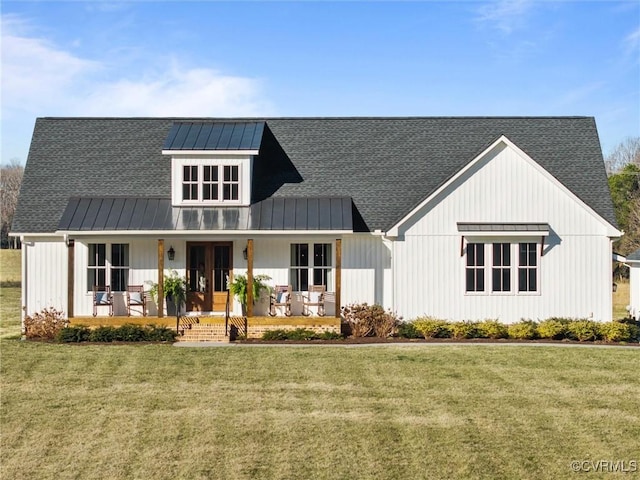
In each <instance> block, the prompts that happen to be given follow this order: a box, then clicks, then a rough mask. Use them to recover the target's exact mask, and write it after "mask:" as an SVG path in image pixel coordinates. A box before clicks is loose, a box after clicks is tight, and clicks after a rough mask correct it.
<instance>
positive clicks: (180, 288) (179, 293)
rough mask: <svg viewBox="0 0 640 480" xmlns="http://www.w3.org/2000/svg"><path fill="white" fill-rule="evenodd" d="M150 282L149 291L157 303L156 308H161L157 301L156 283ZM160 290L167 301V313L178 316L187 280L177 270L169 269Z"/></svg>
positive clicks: (183, 301) (182, 303)
mask: <svg viewBox="0 0 640 480" xmlns="http://www.w3.org/2000/svg"><path fill="white" fill-rule="evenodd" d="M147 283H151V289H150V290H149V293H150V294H151V297H152V298H153V299H154V301H155V302H156V303H157V304H158V308H162V305H161V304H160V302H158V284H157V283H152V282H147ZM162 285H163V288H162V291H163V293H164V297H165V299H166V301H167V315H175V316H178V314H179V313H180V309H181V307H182V305H184V303H185V302H186V300H187V281H186V279H185V278H184V277H181V276H179V275H178V272H176V271H175V270H171V271H170V272H169V274H168V275H165V276H164V282H163V284H162Z"/></svg>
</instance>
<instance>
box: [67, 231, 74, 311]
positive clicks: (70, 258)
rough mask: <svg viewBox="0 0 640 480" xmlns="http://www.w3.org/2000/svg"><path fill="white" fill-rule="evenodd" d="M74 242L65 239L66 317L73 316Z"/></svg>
mask: <svg viewBox="0 0 640 480" xmlns="http://www.w3.org/2000/svg"><path fill="white" fill-rule="evenodd" d="M75 251H76V250H75V242H74V241H73V240H71V239H68V240H67V318H73V295H74V293H73V284H74V281H75V279H74V272H75V269H74V264H75Z"/></svg>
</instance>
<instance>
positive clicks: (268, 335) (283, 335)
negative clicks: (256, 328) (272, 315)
mask: <svg viewBox="0 0 640 480" xmlns="http://www.w3.org/2000/svg"><path fill="white" fill-rule="evenodd" d="M288 339H289V332H287V331H286V330H283V329H278V330H269V331H267V332H264V333H263V334H262V340H288Z"/></svg>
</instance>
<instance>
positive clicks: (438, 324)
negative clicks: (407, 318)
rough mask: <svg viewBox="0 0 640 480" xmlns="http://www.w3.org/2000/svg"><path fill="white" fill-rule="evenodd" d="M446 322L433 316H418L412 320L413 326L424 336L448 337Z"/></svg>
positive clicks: (449, 334) (449, 333)
mask: <svg viewBox="0 0 640 480" xmlns="http://www.w3.org/2000/svg"><path fill="white" fill-rule="evenodd" d="M448 325H449V324H448V322H446V321H445V320H440V319H439V318H434V317H419V318H416V319H415V320H414V321H413V326H414V328H415V329H416V330H417V331H418V332H420V334H421V335H422V336H423V337H424V338H448V337H450V336H451V332H450V331H449V328H448Z"/></svg>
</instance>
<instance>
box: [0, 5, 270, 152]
mask: <svg viewBox="0 0 640 480" xmlns="http://www.w3.org/2000/svg"><path fill="white" fill-rule="evenodd" d="M0 33H1V35H2V38H1V40H2V81H1V85H2V120H1V122H2V123H1V128H2V132H3V135H2V158H18V159H20V160H24V159H25V158H26V155H27V149H28V144H29V139H30V137H31V133H32V128H33V121H34V119H35V118H36V117H41V116H230V117H231V116H267V115H272V114H273V111H274V108H273V106H272V105H271V104H270V103H269V102H268V101H266V100H265V99H264V96H263V92H262V82H261V81H260V80H258V79H254V78H249V77H243V76H237V75H228V74H225V73H221V72H220V71H219V70H216V69H213V68H198V67H196V66H190V65H180V64H178V63H177V62H166V61H165V59H164V58H150V57H148V56H147V57H145V58H146V60H147V61H148V63H145V64H144V65H142V66H141V67H138V62H135V61H131V60H130V59H129V60H128V61H126V62H127V63H122V60H121V59H119V61H118V62H117V63H115V62H113V61H112V60H109V59H106V58H104V59H103V58H81V57H80V56H78V55H76V54H74V53H73V52H72V51H67V50H65V49H64V48H61V47H60V46H58V45H56V44H55V43H54V42H52V41H50V40H48V39H47V38H46V37H45V36H44V35H42V34H41V33H40V32H36V31H35V30H34V29H33V28H32V26H31V25H30V24H29V22H27V21H25V20H23V19H22V18H21V17H19V16H16V15H3V16H2V24H1V32H0ZM120 58H121V57H120ZM153 62H162V64H163V65H167V67H166V68H160V69H158V68H155V69H152V68H153V67H152V66H150V65H151V64H152V63H153ZM2 158H0V161H2Z"/></svg>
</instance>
